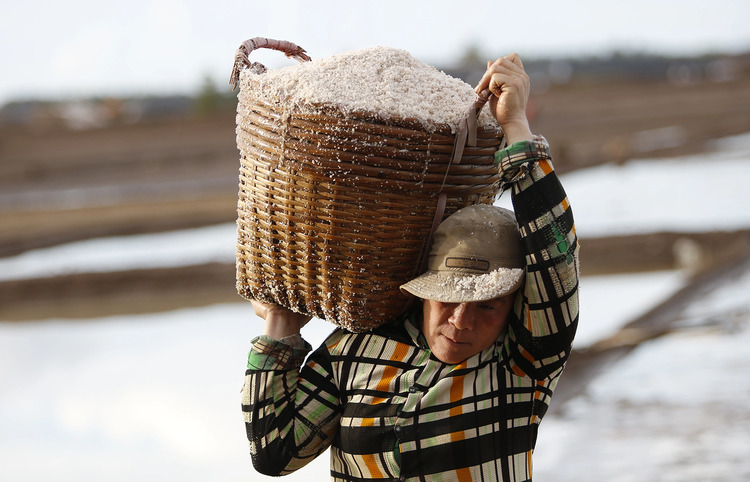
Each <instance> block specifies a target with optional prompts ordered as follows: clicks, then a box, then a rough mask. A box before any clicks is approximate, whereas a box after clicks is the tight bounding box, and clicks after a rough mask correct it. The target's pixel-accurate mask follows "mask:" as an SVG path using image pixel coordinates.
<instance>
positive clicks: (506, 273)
mask: <svg viewBox="0 0 750 482" xmlns="http://www.w3.org/2000/svg"><path fill="white" fill-rule="evenodd" d="M522 271H523V270H522V269H521V268H498V269H496V270H494V271H491V272H489V273H486V274H479V275H469V276H452V277H450V278H447V279H446V280H444V281H443V283H441V284H442V285H443V286H444V287H446V288H448V289H449V290H451V291H463V292H466V291H473V292H474V294H475V296H476V298H477V299H487V298H490V297H492V296H494V294H495V293H498V292H502V291H506V290H509V289H510V288H511V287H512V286H513V284H514V282H515V280H517V279H518V277H519V276H520V275H521V272H522Z"/></svg>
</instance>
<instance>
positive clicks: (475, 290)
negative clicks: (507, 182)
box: [401, 204, 526, 303]
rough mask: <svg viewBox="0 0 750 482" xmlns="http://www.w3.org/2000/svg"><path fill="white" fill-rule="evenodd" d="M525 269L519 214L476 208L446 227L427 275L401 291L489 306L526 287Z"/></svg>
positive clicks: (461, 213) (439, 232)
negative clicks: (492, 302)
mask: <svg viewBox="0 0 750 482" xmlns="http://www.w3.org/2000/svg"><path fill="white" fill-rule="evenodd" d="M524 267H525V263H524V257H523V254H522V249H521V239H520V235H519V233H518V228H517V226H516V220H515V216H514V215H513V212H512V211H509V210H507V209H504V208H501V207H498V206H492V205H483V204H480V205H474V206H469V207H466V208H463V209H461V210H459V211H457V212H456V213H454V214H453V215H451V216H449V217H448V218H447V219H446V220H445V221H443V222H442V223H441V224H440V226H439V227H438V229H437V230H436V231H435V235H434V241H433V245H432V249H431V250H430V255H429V258H428V269H427V271H426V272H425V273H424V274H422V275H421V276H418V277H417V278H415V279H413V280H411V281H409V282H408V283H405V284H403V285H401V290H402V291H403V292H405V293H409V294H411V295H414V296H417V297H419V298H422V299H429V300H435V301H441V302H444V303H464V302H474V301H486V300H491V299H494V298H499V297H501V296H505V295H507V294H510V293H513V292H514V291H516V290H518V289H519V288H520V287H521V285H523V282H524V275H525V272H526V271H525V269H524Z"/></svg>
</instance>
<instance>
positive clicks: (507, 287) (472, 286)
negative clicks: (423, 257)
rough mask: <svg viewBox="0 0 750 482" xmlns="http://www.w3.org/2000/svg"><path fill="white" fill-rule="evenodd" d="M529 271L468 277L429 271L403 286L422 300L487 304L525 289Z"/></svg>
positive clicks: (505, 270)
mask: <svg viewBox="0 0 750 482" xmlns="http://www.w3.org/2000/svg"><path fill="white" fill-rule="evenodd" d="M524 274H525V270H524V269H522V268H498V269H496V270H494V271H492V272H490V273H487V274H476V275H472V274H469V275H466V274H458V273H452V272H448V271H428V272H426V273H424V274H423V275H422V276H419V277H418V278H415V279H413V280H411V281H409V282H408V283H406V284H404V285H402V286H401V289H402V290H403V291H406V292H407V293H410V294H412V295H414V296H416V297H418V298H422V299H428V300H435V301H441V302H443V303H466V302H474V301H486V300H492V299H495V298H500V297H501V296H505V295H507V294H510V293H513V292H515V291H516V290H518V288H520V287H521V285H522V284H523V281H524Z"/></svg>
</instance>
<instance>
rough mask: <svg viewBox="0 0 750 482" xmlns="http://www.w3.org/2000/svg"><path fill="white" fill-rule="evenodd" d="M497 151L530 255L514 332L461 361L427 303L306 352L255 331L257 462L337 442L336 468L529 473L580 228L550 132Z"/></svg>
mask: <svg viewBox="0 0 750 482" xmlns="http://www.w3.org/2000/svg"><path fill="white" fill-rule="evenodd" d="M496 160H497V162H498V164H499V166H500V169H501V172H502V173H503V180H504V182H506V185H507V186H510V187H511V188H512V200H513V205H514V209H515V213H516V218H517V221H518V224H519V229H520V232H521V237H522V239H523V244H524V249H525V251H526V261H527V275H526V276H527V277H526V283H525V286H524V289H523V290H522V291H519V293H518V294H517V295H516V299H515V306H514V309H513V311H512V313H511V315H510V318H509V322H508V329H507V330H506V332H505V333H504V334H503V335H502V336H501V337H500V339H498V340H497V341H496V342H495V344H493V345H492V346H490V347H488V348H487V349H485V350H484V351H482V352H480V353H478V354H476V355H474V356H472V357H470V358H469V359H467V360H465V361H463V362H461V363H459V364H457V365H452V364H446V363H443V362H441V361H439V360H437V359H436V358H434V357H432V356H431V352H430V350H429V347H428V346H427V344H426V343H425V341H424V337H423V336H422V335H421V333H420V330H419V328H418V327H419V326H420V321H421V320H420V317H421V307H420V308H419V309H418V310H416V311H412V312H411V313H409V314H408V315H407V316H406V317H405V318H403V319H401V320H397V322H395V323H392V324H388V325H385V326H382V327H380V328H378V329H376V330H374V331H372V332H369V333H349V332H347V331H345V330H342V329H337V330H336V331H334V332H333V333H332V334H331V335H330V336H329V337H328V339H327V340H326V341H325V342H324V343H323V345H322V346H321V347H320V348H319V349H318V350H316V351H315V352H313V353H312V354H311V355H310V356H309V358H308V359H307V362H306V363H304V362H305V357H306V355H307V353H308V352H309V351H310V346H309V345H308V344H307V343H305V342H304V341H302V339H301V338H299V337H297V339H291V340H284V341H285V342H279V341H275V340H273V339H271V338H269V337H267V336H261V337H258V338H256V339H255V340H253V346H252V350H251V352H250V355H249V358H248V370H247V372H246V379H245V385H244V388H243V398H242V409H243V411H244V415H245V422H246V428H247V436H248V440H249V441H250V451H251V454H252V458H253V464H254V465H255V467H256V469H257V470H258V471H260V472H262V473H267V474H272V475H279V474H287V473H290V472H292V471H294V470H296V469H298V468H300V467H302V466H304V465H305V464H306V463H308V462H310V461H311V460H312V459H313V458H315V457H316V456H318V455H319V454H320V453H322V452H323V451H325V450H326V449H327V448H328V447H329V446H330V447H331V477H332V480H337V481H354V480H361V479H373V480H382V481H385V480H389V481H390V480H431V481H447V480H461V481H464V480H476V481H480V480H481V481H497V480H503V481H524V480H531V465H532V464H531V455H532V452H533V449H534V445H535V442H536V437H537V429H538V427H539V423H540V421H541V419H542V417H543V416H544V414H545V412H546V411H547V407H548V406H549V402H550V397H551V396H552V392H553V390H554V388H555V385H556V384H557V380H558V377H559V376H560V374H561V373H562V370H563V368H564V366H565V361H566V359H567V357H568V354H569V353H570V349H571V344H572V340H573V336H574V334H575V330H576V325H577V322H578V241H577V238H576V235H575V229H574V226H573V216H572V213H571V210H570V207H569V205H568V201H567V198H566V195H565V192H564V191H563V189H562V186H561V185H560V182H559V180H558V178H557V176H556V175H555V173H554V171H553V169H552V165H551V163H550V156H549V146H548V145H547V142H546V141H545V140H544V139H543V138H541V137H537V138H535V139H534V141H531V142H520V143H516V144H513V145H511V146H509V147H507V148H506V149H503V150H501V151H499V152H498V153H497V155H496ZM303 363H304V366H303ZM300 367H302V368H301V369H300Z"/></svg>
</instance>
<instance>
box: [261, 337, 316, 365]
mask: <svg viewBox="0 0 750 482" xmlns="http://www.w3.org/2000/svg"><path fill="white" fill-rule="evenodd" d="M297 337H298V338H299V339H291V338H292V337H286V338H284V339H283V340H281V341H279V340H274V339H273V338H271V337H270V336H267V335H262V336H259V337H257V338H255V339H253V341H252V347H251V349H250V353H249V354H248V356H247V368H248V369H250V370H294V369H299V367H301V366H302V363H304V361H305V357H306V356H307V354H308V353H309V352H310V350H312V347H311V346H310V344H309V343H307V342H306V341H305V340H303V339H302V337H300V336H299V335H297Z"/></svg>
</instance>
